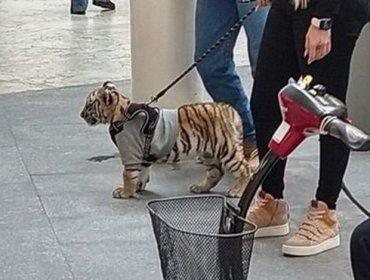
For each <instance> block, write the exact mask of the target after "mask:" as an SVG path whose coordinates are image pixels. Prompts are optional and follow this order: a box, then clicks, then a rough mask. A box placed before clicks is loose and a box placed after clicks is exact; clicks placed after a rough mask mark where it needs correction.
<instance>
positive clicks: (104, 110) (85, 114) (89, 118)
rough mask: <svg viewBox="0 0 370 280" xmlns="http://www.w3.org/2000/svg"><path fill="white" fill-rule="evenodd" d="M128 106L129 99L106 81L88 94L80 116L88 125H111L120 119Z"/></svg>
mask: <svg viewBox="0 0 370 280" xmlns="http://www.w3.org/2000/svg"><path fill="white" fill-rule="evenodd" d="M129 104H130V99H129V98H128V97H126V96H124V95H122V94H121V93H120V92H119V91H118V90H117V88H116V86H115V85H114V84H112V83H111V82H109V81H107V82H105V83H104V84H103V85H102V86H101V87H99V88H96V89H94V90H93V91H92V92H90V93H89V95H88V96H87V97H86V103H85V106H84V108H83V109H82V111H81V114H80V116H81V118H83V119H84V120H85V121H86V123H87V124H89V125H96V124H100V123H111V122H113V121H116V120H120V119H121V118H122V114H123V113H124V111H125V110H126V108H127V106H128V105H129Z"/></svg>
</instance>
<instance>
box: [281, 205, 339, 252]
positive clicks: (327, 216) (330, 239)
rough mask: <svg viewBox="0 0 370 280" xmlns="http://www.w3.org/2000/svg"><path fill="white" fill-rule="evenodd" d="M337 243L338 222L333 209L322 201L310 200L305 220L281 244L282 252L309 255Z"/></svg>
mask: <svg viewBox="0 0 370 280" xmlns="http://www.w3.org/2000/svg"><path fill="white" fill-rule="evenodd" d="M339 244H340V240H339V223H338V219H337V216H336V213H335V210H330V209H329V208H328V206H327V205H326V203H324V202H322V201H317V200H312V201H311V205H310V207H309V208H308V214H307V217H306V220H305V221H304V222H303V224H302V225H301V227H300V228H299V230H298V232H297V233H296V234H295V235H294V236H293V237H291V238H290V239H289V240H288V241H286V242H285V243H284V244H283V254H285V255H290V256H311V255H316V254H319V253H322V252H324V251H327V250H329V249H333V248H335V247H338V246H339Z"/></svg>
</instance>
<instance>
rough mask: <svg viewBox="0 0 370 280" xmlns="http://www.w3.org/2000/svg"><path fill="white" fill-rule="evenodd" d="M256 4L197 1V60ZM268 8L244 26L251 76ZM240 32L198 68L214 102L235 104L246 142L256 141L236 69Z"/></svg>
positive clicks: (261, 10)
mask: <svg viewBox="0 0 370 280" xmlns="http://www.w3.org/2000/svg"><path fill="white" fill-rule="evenodd" d="M254 4H255V2H254V3H242V2H241V0H197V6H196V19H195V55H194V56H195V59H197V58H198V57H199V56H200V55H202V54H203V53H204V52H205V51H206V50H207V49H208V48H209V47H210V46H211V45H212V44H213V43H214V42H216V40H218V39H219V38H220V37H221V36H223V35H224V34H225V32H226V31H228V30H229V29H230V27H231V26H232V25H234V23H235V22H236V21H238V20H239V18H240V17H242V16H243V15H244V14H246V13H247V12H248V11H249V10H250V9H251V8H252V7H253V5H254ZM267 13H268V8H261V9H259V10H258V11H257V12H256V13H253V14H252V15H251V16H249V17H248V18H247V19H246V20H245V21H244V24H243V27H244V30H245V32H246V35H247V38H248V55H249V61H250V63H251V68H252V75H254V71H255V68H256V63H257V57H258V51H259V47H260V42H261V38H262V33H263V29H264V26H265V21H266V17H267ZM239 31H240V28H239V30H236V31H235V32H233V33H232V35H231V36H230V37H229V38H228V39H227V40H226V41H225V42H223V43H222V44H221V45H220V46H219V47H218V48H217V49H216V50H215V51H213V52H212V53H211V54H210V55H209V56H207V58H206V59H204V60H203V61H202V62H200V63H199V65H198V66H197V69H198V72H199V75H200V77H201V78H202V81H203V83H204V86H205V88H206V90H207V91H208V93H209V94H210V95H211V97H212V98H213V100H214V101H216V102H224V103H228V104H230V105H232V106H233V107H234V108H235V109H236V110H237V111H238V112H239V114H240V116H241V118H242V121H243V128H244V140H247V141H254V140H255V130H254V123H253V119H252V114H251V110H250V105H249V100H248V98H247V96H246V95H245V92H244V89H243V87H242V83H241V81H240V78H239V76H238V74H237V73H236V70H235V63H234V60H233V49H234V46H235V42H236V39H237V36H238V34H239Z"/></svg>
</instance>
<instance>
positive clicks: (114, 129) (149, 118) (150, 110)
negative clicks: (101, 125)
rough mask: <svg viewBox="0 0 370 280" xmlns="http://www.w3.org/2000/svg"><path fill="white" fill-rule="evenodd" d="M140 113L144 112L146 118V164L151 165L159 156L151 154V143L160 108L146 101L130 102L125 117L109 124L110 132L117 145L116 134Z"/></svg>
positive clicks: (144, 129) (142, 130) (143, 129)
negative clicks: (150, 105)
mask: <svg viewBox="0 0 370 280" xmlns="http://www.w3.org/2000/svg"><path fill="white" fill-rule="evenodd" d="M140 113H144V114H145V116H146V118H145V122H144V125H143V127H142V128H141V133H142V134H143V135H144V137H145V142H144V157H143V160H144V163H143V165H144V166H149V165H150V163H152V162H154V161H156V160H157V158H156V157H155V156H153V155H151V154H150V145H151V143H152V139H153V135H154V130H155V128H156V126H157V123H158V119H159V108H156V107H149V106H148V105H147V104H144V103H130V105H129V106H128V108H127V109H126V111H125V112H124V116H123V119H122V120H120V121H116V122H113V123H111V125H110V126H109V133H110V136H111V139H112V141H113V143H114V144H115V145H116V146H117V140H116V135H117V134H118V133H120V132H121V131H123V129H124V126H125V123H126V122H128V121H130V120H132V119H133V118H135V116H137V115H138V114H140Z"/></svg>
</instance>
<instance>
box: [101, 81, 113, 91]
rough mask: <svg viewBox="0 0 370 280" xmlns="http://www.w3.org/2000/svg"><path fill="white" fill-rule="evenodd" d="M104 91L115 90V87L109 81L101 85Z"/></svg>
mask: <svg viewBox="0 0 370 280" xmlns="http://www.w3.org/2000/svg"><path fill="white" fill-rule="evenodd" d="M102 88H104V89H116V86H115V85H114V84H113V83H112V82H111V81H105V82H104V83H103V85H102Z"/></svg>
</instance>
